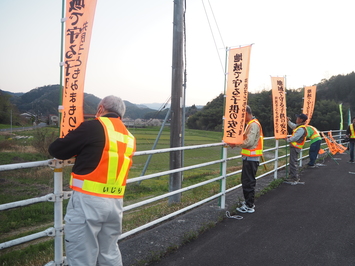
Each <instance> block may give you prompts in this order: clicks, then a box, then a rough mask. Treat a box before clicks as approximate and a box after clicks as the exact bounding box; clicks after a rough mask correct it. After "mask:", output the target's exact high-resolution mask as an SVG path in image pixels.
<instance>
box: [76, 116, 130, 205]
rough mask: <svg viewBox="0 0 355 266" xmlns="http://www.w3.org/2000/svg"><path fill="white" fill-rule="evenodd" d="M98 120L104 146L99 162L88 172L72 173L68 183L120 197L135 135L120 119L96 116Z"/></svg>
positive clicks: (86, 190)
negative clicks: (82, 173)
mask: <svg viewBox="0 0 355 266" xmlns="http://www.w3.org/2000/svg"><path fill="white" fill-rule="evenodd" d="M98 120H99V121H100V123H101V125H102V126H103V128H104V131H105V146H104V149H103V151H102V155H101V159H100V162H99V164H98V165H97V167H96V168H95V170H94V171H92V172H91V173H89V174H86V175H78V174H75V173H72V174H71V179H70V187H71V188H72V189H73V190H76V191H80V192H82V193H85V194H90V195H94V196H99V197H106V198H122V197H123V195H124V192H125V188H126V179H127V176H128V171H129V169H130V167H131V165H132V156H133V153H134V151H135V149H136V142H135V138H134V137H133V135H132V134H131V133H130V132H129V131H128V130H127V128H126V127H125V125H124V124H123V123H122V121H121V120H120V119H117V118H108V117H100V118H98Z"/></svg>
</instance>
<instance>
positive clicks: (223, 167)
mask: <svg viewBox="0 0 355 266" xmlns="http://www.w3.org/2000/svg"><path fill="white" fill-rule="evenodd" d="M227 58H228V47H226V57H225V62H224V90H223V97H224V99H223V100H224V101H223V110H225V108H226V87H227V73H226V71H227ZM224 119H225V117H224V113H223V117H222V139H223V134H224ZM224 155H225V156H224ZM224 157H225V159H226V158H227V157H228V156H227V146H226V145H223V146H222V147H221V159H223V158H224ZM219 173H220V175H222V174H224V173H225V174H227V161H225V162H222V163H220V165H219ZM224 185H226V180H225V178H224V179H221V180H220V181H219V189H220V192H222V191H225V190H226V188H224V187H223V186H224ZM222 197H223V196H222ZM222 197H219V198H218V206H219V207H222V205H223V200H222Z"/></svg>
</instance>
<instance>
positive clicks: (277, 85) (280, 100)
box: [271, 77, 287, 139]
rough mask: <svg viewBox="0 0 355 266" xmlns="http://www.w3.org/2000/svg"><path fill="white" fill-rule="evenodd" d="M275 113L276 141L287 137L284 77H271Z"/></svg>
mask: <svg viewBox="0 0 355 266" xmlns="http://www.w3.org/2000/svg"><path fill="white" fill-rule="evenodd" d="M271 85H272V104H273V111H274V135H275V138H276V139H283V138H286V137H287V116H286V90H285V79H284V78H283V77H271Z"/></svg>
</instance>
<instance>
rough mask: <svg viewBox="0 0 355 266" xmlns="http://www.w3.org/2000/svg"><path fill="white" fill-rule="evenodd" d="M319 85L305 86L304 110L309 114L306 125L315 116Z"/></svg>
mask: <svg viewBox="0 0 355 266" xmlns="http://www.w3.org/2000/svg"><path fill="white" fill-rule="evenodd" d="M316 92H317V86H310V87H305V88H304V98H303V99H304V100H303V109H302V112H303V113H304V114H306V115H307V116H308V120H307V122H306V125H308V124H309V122H310V121H311V118H312V116H313V111H314V106H315V104H316Z"/></svg>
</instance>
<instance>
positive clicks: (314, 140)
mask: <svg viewBox="0 0 355 266" xmlns="http://www.w3.org/2000/svg"><path fill="white" fill-rule="evenodd" d="M306 130H307V136H306V138H307V139H310V140H311V142H310V146H309V153H308V154H309V162H308V164H307V165H308V167H309V168H314V167H315V163H316V160H317V156H318V152H319V150H320V145H321V142H322V137H321V136H320V134H319V131H318V130H317V129H316V128H315V127H314V126H311V125H306Z"/></svg>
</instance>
